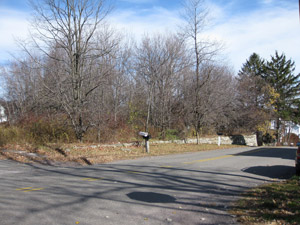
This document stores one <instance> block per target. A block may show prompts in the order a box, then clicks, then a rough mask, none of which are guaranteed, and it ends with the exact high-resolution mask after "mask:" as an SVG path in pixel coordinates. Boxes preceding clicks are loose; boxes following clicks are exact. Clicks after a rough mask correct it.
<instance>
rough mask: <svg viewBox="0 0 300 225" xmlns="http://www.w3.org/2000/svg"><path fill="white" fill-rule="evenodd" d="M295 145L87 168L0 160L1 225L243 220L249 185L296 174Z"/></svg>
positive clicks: (230, 222) (199, 222)
mask: <svg viewBox="0 0 300 225" xmlns="http://www.w3.org/2000/svg"><path fill="white" fill-rule="evenodd" d="M294 156H295V148H240V149H228V150H217V151H208V152H200V153H192V154H183V155H173V156H164V157H151V158H143V159H138V160H131V161H121V162H117V163H111V164H102V165H95V166H87V167H54V166H44V165H37V164H34V165H24V164H18V163H15V162H11V161H0V225H18V224H20V225H29V224H30V225H35V224H36V225H46V224H49V225H50V224H51V225H52V224H55V225H69V224H70V225H72V224H82V225H84V224H91V225H98V224H101V225H102V224H103V225H106V224H107V225H109V224H114V225H115V224H121V225H127V224H128V225H143V224H145V225H150V224H151V225H152V224H153V225H158V224H188V225H192V224H237V222H236V219H235V218H234V217H233V216H231V215H229V214H228V213H227V209H228V207H230V205H231V204H232V202H233V201H234V200H236V199H237V198H238V196H239V194H240V193H241V192H243V191H245V190H246V189H248V188H250V187H253V186H257V185H260V184H263V183H265V182H272V181H274V180H277V179H283V178H287V177H289V176H291V175H292V174H293V173H294Z"/></svg>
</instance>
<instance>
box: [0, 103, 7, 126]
mask: <svg viewBox="0 0 300 225" xmlns="http://www.w3.org/2000/svg"><path fill="white" fill-rule="evenodd" d="M6 121H7V116H6V114H5V108H4V107H3V106H2V105H0V123H3V122H6Z"/></svg>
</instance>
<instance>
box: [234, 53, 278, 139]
mask: <svg viewBox="0 0 300 225" xmlns="http://www.w3.org/2000/svg"><path fill="white" fill-rule="evenodd" d="M264 69H265V61H264V60H263V59H261V58H260V56H259V55H258V54H256V53H253V54H252V55H251V56H250V57H249V59H248V60H247V61H246V63H245V64H243V66H242V68H241V70H240V71H239V73H238V78H237V81H238V97H239V98H238V100H239V101H238V102H239V114H238V117H239V120H238V121H239V126H240V127H242V128H244V129H246V130H247V131H253V132H256V134H257V141H258V144H259V145H262V133H263V132H265V131H266V124H267V123H266V121H269V120H270V119H271V114H272V112H273V109H272V107H270V105H271V104H270V102H271V100H272V99H273V98H274V90H273V88H272V87H271V86H270V85H269V84H268V83H267V82H266V80H265V79H263V78H262V76H263V74H264Z"/></svg>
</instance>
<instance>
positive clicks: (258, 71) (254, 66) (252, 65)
mask: <svg viewBox="0 0 300 225" xmlns="http://www.w3.org/2000/svg"><path fill="white" fill-rule="evenodd" d="M264 64H265V61H264V60H263V59H261V58H260V56H259V55H258V54H256V53H253V54H252V55H251V56H250V57H249V60H247V61H246V63H244V64H243V67H242V69H241V70H240V71H239V74H238V75H239V77H243V76H262V74H263V69H264Z"/></svg>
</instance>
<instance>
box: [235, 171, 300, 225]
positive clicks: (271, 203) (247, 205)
mask: <svg viewBox="0 0 300 225" xmlns="http://www.w3.org/2000/svg"><path fill="white" fill-rule="evenodd" d="M299 179H300V178H299V177H297V176H295V177H293V178H292V179H290V180H286V181H282V182H277V183H272V184H266V185H263V186H260V187H257V188H254V189H251V190H249V191H248V192H246V193H244V194H243V196H242V198H241V199H240V200H239V201H238V202H236V204H235V206H234V207H233V209H232V210H231V213H232V214H235V215H237V218H238V221H239V222H241V223H242V224H274V225H275V224H293V225H296V224H300V180H299Z"/></svg>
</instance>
